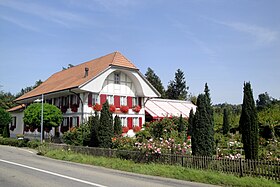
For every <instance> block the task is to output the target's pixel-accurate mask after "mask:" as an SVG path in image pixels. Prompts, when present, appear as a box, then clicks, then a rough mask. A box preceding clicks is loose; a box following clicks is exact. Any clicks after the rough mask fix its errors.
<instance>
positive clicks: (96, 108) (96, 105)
mask: <svg viewBox="0 0 280 187" xmlns="http://www.w3.org/2000/svg"><path fill="white" fill-rule="evenodd" d="M93 110H95V111H101V110H102V106H101V105H100V104H98V103H96V104H95V105H94V106H93Z"/></svg>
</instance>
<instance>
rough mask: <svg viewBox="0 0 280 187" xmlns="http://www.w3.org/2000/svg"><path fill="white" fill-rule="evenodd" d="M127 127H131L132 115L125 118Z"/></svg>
mask: <svg viewBox="0 0 280 187" xmlns="http://www.w3.org/2000/svg"><path fill="white" fill-rule="evenodd" d="M127 127H128V129H132V117H128V118H127Z"/></svg>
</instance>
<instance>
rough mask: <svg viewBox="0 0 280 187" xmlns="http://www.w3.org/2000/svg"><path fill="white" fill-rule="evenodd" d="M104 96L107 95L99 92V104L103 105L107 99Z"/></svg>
mask: <svg viewBox="0 0 280 187" xmlns="http://www.w3.org/2000/svg"><path fill="white" fill-rule="evenodd" d="M106 97H107V96H106V95H105V94H101V95H100V104H101V105H103V104H104V103H105V102H106V100H107V98H106Z"/></svg>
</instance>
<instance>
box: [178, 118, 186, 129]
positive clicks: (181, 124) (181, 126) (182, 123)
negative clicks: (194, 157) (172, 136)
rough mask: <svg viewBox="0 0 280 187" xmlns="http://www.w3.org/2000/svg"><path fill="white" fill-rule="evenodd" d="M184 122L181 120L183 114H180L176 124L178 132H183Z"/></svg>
mask: <svg viewBox="0 0 280 187" xmlns="http://www.w3.org/2000/svg"><path fill="white" fill-rule="evenodd" d="M185 130H186V129H185V124H184V122H183V116H182V114H181V115H180V118H179V124H178V132H185Z"/></svg>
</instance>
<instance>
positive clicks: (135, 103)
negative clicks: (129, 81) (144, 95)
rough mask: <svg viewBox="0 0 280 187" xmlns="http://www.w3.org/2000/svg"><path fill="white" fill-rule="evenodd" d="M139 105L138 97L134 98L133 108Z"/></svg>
mask: <svg viewBox="0 0 280 187" xmlns="http://www.w3.org/2000/svg"><path fill="white" fill-rule="evenodd" d="M137 105H138V97H133V98H132V106H137Z"/></svg>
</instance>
